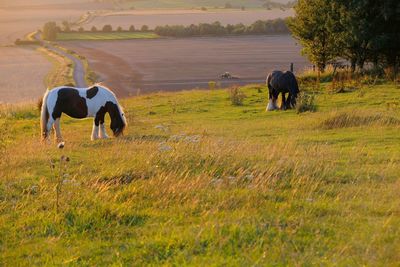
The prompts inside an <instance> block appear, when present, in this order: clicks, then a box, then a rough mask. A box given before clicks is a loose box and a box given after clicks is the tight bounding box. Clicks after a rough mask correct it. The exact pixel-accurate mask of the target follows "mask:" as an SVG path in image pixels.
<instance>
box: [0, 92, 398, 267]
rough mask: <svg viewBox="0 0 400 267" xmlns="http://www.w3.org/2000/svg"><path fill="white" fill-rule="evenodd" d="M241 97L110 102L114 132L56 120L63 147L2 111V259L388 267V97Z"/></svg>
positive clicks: (392, 149) (394, 146)
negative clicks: (306, 101)
mask: <svg viewBox="0 0 400 267" xmlns="http://www.w3.org/2000/svg"><path fill="white" fill-rule="evenodd" d="M240 90H241V91H242V92H243V93H244V94H245V95H246V98H244V99H243V103H242V105H240V106H235V105H232V103H231V100H230V93H229V90H213V91H189V92H181V93H159V94H153V95H147V96H141V97H136V98H132V99H126V100H123V101H122V104H123V106H124V108H125V111H126V114H127V116H128V121H129V128H128V131H127V134H126V135H125V136H124V137H122V138H119V139H110V140H99V141H96V142H91V141H90V132H91V121H88V120H83V121H79V120H72V119H68V118H64V117H63V119H62V130H63V134H64V137H65V139H66V147H65V148H64V149H63V150H59V149H57V148H56V145H55V144H54V143H52V144H47V145H43V144H41V143H40V140H39V123H38V118H39V115H38V113H37V112H36V111H35V109H34V107H33V106H25V107H13V108H10V107H7V108H3V109H1V111H0V114H1V116H2V117H1V118H0V125H1V123H3V122H4V123H5V124H7V125H8V127H7V129H9V131H4V130H3V131H0V135H2V136H0V137H1V138H0V140H7V144H6V145H4V146H3V148H2V150H1V151H3V152H2V153H3V155H5V156H4V157H3V159H4V161H3V160H2V161H1V163H0V177H1V180H0V255H1V256H0V257H1V258H0V260H1V262H2V263H4V264H5V265H44V264H48V265H55V264H69V265H111V264H115V265H162V264H165V265H196V266H204V265H228V266H232V265H233V266H235V265H246V266H248V265H262V266H265V265H336V264H337V265H352V266H354V265H395V264H396V263H397V262H399V260H400V258H399V255H400V254H399V253H398V251H399V249H400V247H399V244H400V243H399V241H400V232H399V229H400V210H399V207H400V199H399V197H398V192H399V190H400V183H399V173H400V171H399V170H400V168H399V163H400V155H399V153H398V151H399V149H400V144H399V142H398V140H399V125H398V124H397V123H381V121H383V122H386V119H385V118H393V120H399V118H400V110H398V109H390V110H388V109H387V105H386V103H389V102H390V103H391V102H393V101H396V100H395V98H396V96H397V95H396V94H397V93H398V89H396V87H395V86H393V85H389V84H385V85H382V86H374V87H371V88H365V89H364V91H365V92H364V94H363V95H362V97H360V96H359V94H358V92H351V93H346V94H334V95H331V94H322V93H319V94H317V95H316V99H315V103H316V105H317V106H318V109H317V112H314V113H310V112H306V113H302V114H299V115H298V114H296V111H294V110H290V111H286V112H283V111H274V112H265V106H266V105H267V102H268V101H267V99H268V95H267V89H266V88H265V87H260V86H258V87H253V86H249V87H245V88H241V89H240ZM9 110H12V112H10V111H9ZM32 114H33V116H32ZM340 114H346V118H347V119H345V120H343V119H342V117H341V115H340ZM378 114H380V115H378ZM356 116H358V117H356ZM379 116H380V117H379ZM360 120H361V122H362V123H355V122H358V121H360ZM108 122H109V121H108V118H107V123H108ZM370 122H371V123H370ZM326 125H330V126H332V127H326ZM4 128H5V127H3V128H2V129H4ZM9 133H12V135H11V136H10V135H9ZM0 147H1V146H0ZM0 149H1V148H0ZM66 157H68V158H69V159H70V161H68V162H66V161H62V162H61V169H59V167H60V165H59V164H60V159H64V160H65V159H66ZM52 164H54V168H52V167H51V166H52ZM60 177H61V180H60ZM60 181H61V182H60ZM56 188H58V189H61V190H60V192H59V196H58V203H59V208H58V212H57V210H56V201H57V194H56Z"/></svg>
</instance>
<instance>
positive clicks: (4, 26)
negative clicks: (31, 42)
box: [0, 1, 84, 103]
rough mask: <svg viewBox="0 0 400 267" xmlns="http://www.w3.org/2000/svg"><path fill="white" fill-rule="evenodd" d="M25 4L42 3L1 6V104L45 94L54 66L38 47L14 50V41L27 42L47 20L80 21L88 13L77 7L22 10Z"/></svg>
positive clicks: (25, 8) (12, 2) (3, 4)
mask: <svg viewBox="0 0 400 267" xmlns="http://www.w3.org/2000/svg"><path fill="white" fill-rule="evenodd" d="M58 2H60V3H61V1H58ZM24 3H25V4H32V5H34V4H36V5H38V4H39V3H40V2H39V1H32V2H28V1H8V2H1V3H0V4H1V6H0V33H1V34H0V70H1V71H0V103H4V102H5V103H8V102H17V101H29V100H32V99H35V100H36V99H37V98H38V97H40V96H41V95H42V94H43V92H44V90H45V85H44V79H45V77H46V75H47V74H48V73H49V72H50V70H51V63H50V62H49V61H48V60H47V59H46V57H44V56H43V55H42V54H41V53H38V51H37V50H36V48H34V47H24V48H22V47H14V46H13V43H14V41H15V40H16V39H17V38H20V39H23V38H24V36H25V35H26V34H28V33H30V32H32V31H35V30H37V29H39V28H41V27H42V26H43V24H44V23H45V22H47V21H51V20H54V21H59V22H60V21H62V20H77V19H79V17H80V16H81V15H82V14H83V13H84V10H82V9H79V8H75V7H70V8H66V9H59V8H55V7H49V6H35V7H30V8H28V7H21V6H20V5H22V4H24Z"/></svg>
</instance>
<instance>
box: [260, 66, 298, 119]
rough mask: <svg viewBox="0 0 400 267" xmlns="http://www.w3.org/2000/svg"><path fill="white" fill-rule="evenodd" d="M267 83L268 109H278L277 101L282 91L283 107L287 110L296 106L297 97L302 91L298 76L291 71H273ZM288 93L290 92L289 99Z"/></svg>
mask: <svg viewBox="0 0 400 267" xmlns="http://www.w3.org/2000/svg"><path fill="white" fill-rule="evenodd" d="M267 85H268V90H269V103H268V106H267V111H272V110H275V109H278V106H277V105H276V101H277V99H278V96H279V94H280V93H282V103H281V107H280V108H281V109H283V110H286V109H290V108H294V107H295V106H296V98H297V95H298V94H299V92H300V91H299V86H298V83H297V80H296V76H294V74H293V73H292V72H291V71H285V72H282V71H278V70H275V71H273V72H272V73H270V74H269V75H268V77H267ZM286 93H289V95H288V98H287V99H286Z"/></svg>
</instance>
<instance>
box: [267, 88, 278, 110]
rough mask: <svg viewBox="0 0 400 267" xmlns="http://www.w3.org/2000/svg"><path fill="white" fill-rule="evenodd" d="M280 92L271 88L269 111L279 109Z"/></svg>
mask: <svg viewBox="0 0 400 267" xmlns="http://www.w3.org/2000/svg"><path fill="white" fill-rule="evenodd" d="M278 95H279V93H276V92H275V90H269V102H268V106H267V111H272V110H275V109H277V108H278V107H277V105H276V100H277V99H278Z"/></svg>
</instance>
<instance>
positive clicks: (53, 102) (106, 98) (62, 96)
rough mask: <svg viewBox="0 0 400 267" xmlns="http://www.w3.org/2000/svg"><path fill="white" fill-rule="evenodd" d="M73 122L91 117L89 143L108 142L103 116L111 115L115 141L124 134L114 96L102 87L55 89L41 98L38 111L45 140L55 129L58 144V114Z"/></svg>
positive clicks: (123, 120) (122, 116)
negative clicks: (92, 121) (74, 119)
mask: <svg viewBox="0 0 400 267" xmlns="http://www.w3.org/2000/svg"><path fill="white" fill-rule="evenodd" d="M62 113H65V114H67V115H68V116H70V117H72V118H76V119H83V118H88V117H94V123H93V131H92V138H91V139H92V140H95V139H98V138H108V136H107V133H106V129H105V126H104V116H105V114H106V113H108V114H109V115H110V118H111V124H110V128H111V130H112V132H113V134H114V136H115V137H117V136H119V135H121V134H122V133H123V131H124V128H125V126H126V125H127V123H126V118H125V115H124V112H123V110H122V107H121V106H120V105H119V104H118V100H117V98H116V97H115V94H114V93H113V92H112V91H111V90H109V89H108V88H105V87H104V86H100V85H95V86H92V87H90V88H74V87H56V88H54V89H52V90H47V92H46V93H45V94H44V96H43V100H42V107H41V118H40V125H41V132H42V133H41V134H42V139H43V140H44V139H47V137H48V136H49V134H50V130H51V128H52V126H54V130H55V134H56V139H57V142H61V141H62V140H63V139H62V136H61V130H60V118H61V114H62Z"/></svg>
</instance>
